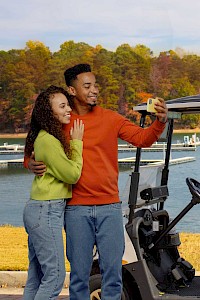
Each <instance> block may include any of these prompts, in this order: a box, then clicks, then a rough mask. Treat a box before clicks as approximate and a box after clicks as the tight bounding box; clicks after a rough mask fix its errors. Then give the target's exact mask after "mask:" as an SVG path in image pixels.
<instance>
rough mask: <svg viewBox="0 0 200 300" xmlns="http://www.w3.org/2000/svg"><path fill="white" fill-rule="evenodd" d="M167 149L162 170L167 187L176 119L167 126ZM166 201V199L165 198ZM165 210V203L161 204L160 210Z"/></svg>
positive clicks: (163, 182) (162, 178) (162, 183)
mask: <svg viewBox="0 0 200 300" xmlns="http://www.w3.org/2000/svg"><path fill="white" fill-rule="evenodd" d="M166 126H168V130H167V148H166V152H165V164H164V168H163V170H162V177H161V185H167V183H168V175H169V160H170V152H171V144H172V135H173V128H174V119H169V120H168V123H167V125H166ZM163 200H164V201H165V200H166V197H164V198H163ZM163 208H164V202H160V209H163Z"/></svg>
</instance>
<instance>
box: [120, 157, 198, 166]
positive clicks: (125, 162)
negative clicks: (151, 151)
mask: <svg viewBox="0 0 200 300" xmlns="http://www.w3.org/2000/svg"><path fill="white" fill-rule="evenodd" d="M195 160H196V158H195V157H191V156H185V157H180V158H174V159H170V160H169V165H178V164H183V163H188V162H192V161H195ZM163 162H164V161H163V160H162V159H158V160H155V159H141V161H140V164H141V165H151V166H153V165H154V166H155V165H159V164H161V163H163ZM118 164H119V165H121V166H122V165H126V166H133V165H134V164H135V157H127V158H119V159H118Z"/></svg>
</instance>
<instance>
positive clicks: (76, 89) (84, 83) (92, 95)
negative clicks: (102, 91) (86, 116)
mask: <svg viewBox="0 0 200 300" xmlns="http://www.w3.org/2000/svg"><path fill="white" fill-rule="evenodd" d="M70 93H71V94H72V95H73V96H74V97H75V99H76V100H78V102H79V104H80V105H82V106H85V105H87V106H88V105H89V106H95V105H96V104H97V97H98V94H99V89H98V86H97V83H96V78H95V76H94V74H93V73H91V72H86V73H81V74H79V75H78V76H77V79H76V80H75V81H74V83H73V86H72V87H70Z"/></svg>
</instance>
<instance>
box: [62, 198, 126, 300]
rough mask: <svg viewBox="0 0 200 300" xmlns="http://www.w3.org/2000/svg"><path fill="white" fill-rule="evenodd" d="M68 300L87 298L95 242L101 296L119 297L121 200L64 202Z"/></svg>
mask: <svg viewBox="0 0 200 300" xmlns="http://www.w3.org/2000/svg"><path fill="white" fill-rule="evenodd" d="M65 227H66V234H67V257H68V260H69V261H70V265H71V274H70V287H69V291H70V300H89V299H90V293H89V276H90V271H91V266H92V261H93V246H94V244H96V246H97V249H98V254H99V264H100V270H101V274H102V290H101V299H103V300H121V292H122V256H123V252H124V231H123V220H122V210H121V203H115V204H108V205H99V206H75V205H74V206H70V205H68V206H66V210H65Z"/></svg>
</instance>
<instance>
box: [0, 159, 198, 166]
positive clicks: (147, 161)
mask: <svg viewBox="0 0 200 300" xmlns="http://www.w3.org/2000/svg"><path fill="white" fill-rule="evenodd" d="M195 160H196V158H195V157H190V156H186V157H180V158H175V159H170V161H169V164H170V165H177V164H183V163H188V162H192V161H195ZM23 162H24V159H23V158H18V159H8V160H0V169H5V168H23ZM161 163H163V160H162V159H158V160H155V159H143V160H141V165H151V166H153V165H159V164H161ZM134 164H135V157H128V158H119V159H118V165H121V166H123V165H126V166H133V165H134Z"/></svg>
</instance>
